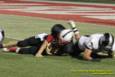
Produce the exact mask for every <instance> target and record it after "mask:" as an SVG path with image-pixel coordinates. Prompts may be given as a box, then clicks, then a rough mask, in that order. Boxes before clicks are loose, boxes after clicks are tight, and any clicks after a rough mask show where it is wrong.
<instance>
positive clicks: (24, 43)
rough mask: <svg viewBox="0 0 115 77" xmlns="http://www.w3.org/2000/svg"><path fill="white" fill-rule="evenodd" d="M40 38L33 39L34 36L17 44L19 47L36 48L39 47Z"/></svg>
mask: <svg viewBox="0 0 115 77" xmlns="http://www.w3.org/2000/svg"><path fill="white" fill-rule="evenodd" d="M41 43H42V42H41V40H40V38H35V36H32V37H29V38H27V39H24V40H22V41H19V42H18V43H17V46H19V47H26V46H38V45H41Z"/></svg>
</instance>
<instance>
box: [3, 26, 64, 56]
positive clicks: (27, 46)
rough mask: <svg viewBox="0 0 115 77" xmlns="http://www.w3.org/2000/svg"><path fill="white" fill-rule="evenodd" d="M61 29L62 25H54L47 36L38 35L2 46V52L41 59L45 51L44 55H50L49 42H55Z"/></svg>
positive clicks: (44, 34) (43, 34)
mask: <svg viewBox="0 0 115 77" xmlns="http://www.w3.org/2000/svg"><path fill="white" fill-rule="evenodd" d="M63 29H65V27H63V25H61V24H55V25H54V26H53V27H52V33H51V34H49V35H48V34H46V33H42V34H38V35H36V36H32V37H29V38H26V39H24V40H21V41H18V42H17V43H14V44H6V45H3V47H4V48H3V49H4V51H9V52H10V51H11V52H16V53H19V54H33V55H35V56H36V57H42V54H43V53H44V52H45V50H46V49H47V50H46V53H47V54H51V53H50V52H48V51H50V49H49V46H50V45H51V42H53V41H54V40H57V35H58V33H59V32H60V31H62V30H63ZM56 30H57V31H56Z"/></svg>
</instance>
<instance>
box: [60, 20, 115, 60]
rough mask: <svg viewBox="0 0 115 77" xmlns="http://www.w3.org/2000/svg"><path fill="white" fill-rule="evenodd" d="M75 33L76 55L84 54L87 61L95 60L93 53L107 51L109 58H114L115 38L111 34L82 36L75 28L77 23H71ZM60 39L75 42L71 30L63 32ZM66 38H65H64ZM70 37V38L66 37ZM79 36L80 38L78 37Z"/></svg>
mask: <svg viewBox="0 0 115 77" xmlns="http://www.w3.org/2000/svg"><path fill="white" fill-rule="evenodd" d="M70 25H71V27H72V30H73V33H74V34H75V38H76V41H77V43H76V44H75V47H74V49H75V51H74V53H75V54H74V55H77V56H78V55H79V54H80V53H81V52H83V57H84V59H86V60H93V58H92V57H91V54H92V53H94V52H95V53H98V52H101V51H106V52H107V54H108V56H109V57H113V56H114V54H113V53H114V51H115V41H114V40H115V38H114V37H113V35H112V34H110V33H97V34H92V35H86V36H80V34H79V31H78V29H77V28H76V27H75V23H74V22H73V21H70ZM61 33H62V34H60V38H61V39H62V40H63V41H64V40H65V41H69V42H70V41H73V38H74V34H73V33H72V31H71V30H70V31H69V32H65V33H64V32H61ZM65 34H66V35H65ZM63 36H64V37H63ZM66 36H69V37H66ZM76 36H79V37H76Z"/></svg>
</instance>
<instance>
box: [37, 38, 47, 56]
mask: <svg viewBox="0 0 115 77" xmlns="http://www.w3.org/2000/svg"><path fill="white" fill-rule="evenodd" d="M47 44H48V42H47V40H45V41H44V42H43V44H42V45H41V47H40V49H39V50H38V51H37V53H36V55H35V56H36V57H42V56H43V55H42V53H43V51H44V50H45V49H46V47H47Z"/></svg>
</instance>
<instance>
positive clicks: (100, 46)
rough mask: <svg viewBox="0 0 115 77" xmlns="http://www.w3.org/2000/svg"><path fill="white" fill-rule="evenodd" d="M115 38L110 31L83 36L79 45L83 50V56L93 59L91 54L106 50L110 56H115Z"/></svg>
mask: <svg viewBox="0 0 115 77" xmlns="http://www.w3.org/2000/svg"><path fill="white" fill-rule="evenodd" d="M114 40H115V38H114V37H113V35H112V34H110V33H103V34H92V35H89V36H81V37H80V39H79V41H78V47H79V48H80V49H81V50H83V57H84V59H86V60H93V58H92V57H91V54H92V53H93V52H95V53H98V52H101V51H106V52H107V53H108V56H109V57H114V54H113V53H114V52H115V41H114Z"/></svg>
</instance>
